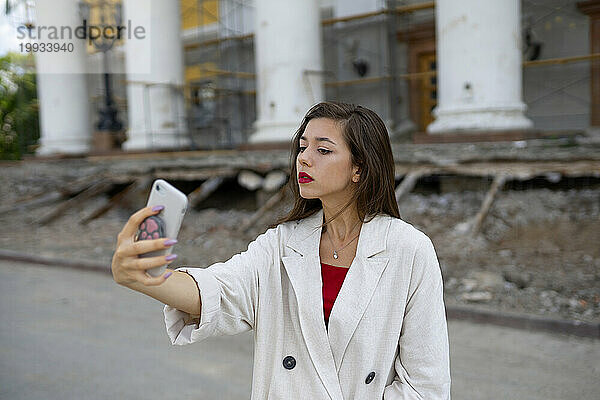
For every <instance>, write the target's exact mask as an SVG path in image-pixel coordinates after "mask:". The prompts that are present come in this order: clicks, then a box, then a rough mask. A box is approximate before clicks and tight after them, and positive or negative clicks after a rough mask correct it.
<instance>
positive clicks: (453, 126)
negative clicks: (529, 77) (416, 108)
mask: <svg viewBox="0 0 600 400" xmlns="http://www.w3.org/2000/svg"><path fill="white" fill-rule="evenodd" d="M435 12H436V34H437V66H438V106H437V107H436V108H435V110H434V111H433V114H434V116H435V117H436V120H435V121H434V122H433V123H432V124H430V125H429V126H428V127H427V131H428V132H429V133H444V132H450V131H468V130H471V131H472V130H477V131H489V130H513V129H527V128H531V127H532V125H533V124H532V122H531V121H530V120H529V119H527V118H526V117H525V116H524V114H523V113H524V111H525V109H526V106H525V104H524V103H523V101H522V88H521V81H522V66H521V58H522V57H521V24H520V14H521V5H520V0H502V1H480V0H438V1H436V11H435Z"/></svg>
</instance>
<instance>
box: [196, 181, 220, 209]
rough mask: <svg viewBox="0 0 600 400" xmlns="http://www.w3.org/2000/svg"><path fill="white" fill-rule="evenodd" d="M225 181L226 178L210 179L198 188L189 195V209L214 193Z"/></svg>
mask: <svg viewBox="0 0 600 400" xmlns="http://www.w3.org/2000/svg"><path fill="white" fill-rule="evenodd" d="M224 181H225V177H223V176H217V177H214V178H210V179H208V180H207V181H205V182H203V183H202V184H201V185H200V186H198V187H197V188H196V189H195V190H194V191H193V192H192V193H190V194H188V201H189V203H190V205H189V208H192V207H195V206H197V205H198V204H200V203H201V202H202V201H203V200H205V199H206V198H208V196H210V195H211V194H212V193H214V192H215V191H216V190H217V189H218V188H219V187H220V186H221V184H222V183H223V182H224Z"/></svg>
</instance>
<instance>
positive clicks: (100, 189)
mask: <svg viewBox="0 0 600 400" xmlns="http://www.w3.org/2000/svg"><path fill="white" fill-rule="evenodd" d="M111 186H112V182H109V181H107V180H101V181H99V182H97V183H94V184H93V185H91V186H90V187H88V188H87V189H85V190H84V191H83V192H81V193H79V194H78V195H77V196H75V197H72V198H70V199H68V200H66V201H64V202H62V203H61V204H59V205H58V206H57V207H56V208H55V209H54V210H52V211H51V212H49V213H48V214H46V215H45V216H43V217H42V218H40V219H38V220H37V221H36V223H38V224H40V225H45V224H47V223H49V222H52V221H54V220H55V219H56V218H58V217H59V216H60V215H62V214H63V213H64V212H65V211H67V210H68V209H70V208H73V207H76V206H77V205H79V204H80V203H83V202H84V201H85V200H87V199H89V198H90V197H93V196H96V195H97V194H100V193H104V192H105V191H107V190H108V189H109V188H110V187H111Z"/></svg>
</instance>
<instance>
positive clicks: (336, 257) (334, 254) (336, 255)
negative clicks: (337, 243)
mask: <svg viewBox="0 0 600 400" xmlns="http://www.w3.org/2000/svg"><path fill="white" fill-rule="evenodd" d="M358 222H360V221H358ZM358 222H357V223H356V224H354V226H353V227H352V229H351V230H350V232H352V231H353V230H354V228H356V225H358ZM326 233H327V237H328V238H329V241H330V242H331V248H333V247H334V246H333V240H331V235H330V234H329V229H327V232H326ZM359 235H360V231H358V235H356V236H354V238H353V239H352V240H351V241H349V242H348V243H346V244H345V245H344V246H343V247H342V248H339V249H337V250H336V249H333V258H335V259H336V260H337V259H338V251H342V250H343V249H344V248H345V247H346V246H348V245H349V244H350V243H352V242H353V241H354V239H356V238H357V237H358V236H359Z"/></svg>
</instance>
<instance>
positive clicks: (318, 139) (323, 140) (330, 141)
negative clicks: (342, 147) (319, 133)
mask: <svg viewBox="0 0 600 400" xmlns="http://www.w3.org/2000/svg"><path fill="white" fill-rule="evenodd" d="M300 140H306V141H307V142H308V139H307V138H306V136H304V135H302V136H300ZM315 140H316V141H317V142H329V143H331V144H332V145H334V146H336V144H335V142H334V141H333V140H331V139H329V138H328V137H316V138H315Z"/></svg>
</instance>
